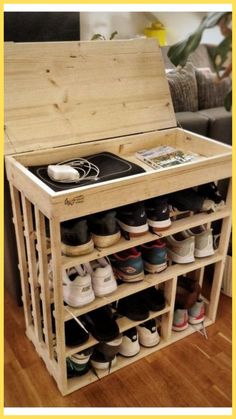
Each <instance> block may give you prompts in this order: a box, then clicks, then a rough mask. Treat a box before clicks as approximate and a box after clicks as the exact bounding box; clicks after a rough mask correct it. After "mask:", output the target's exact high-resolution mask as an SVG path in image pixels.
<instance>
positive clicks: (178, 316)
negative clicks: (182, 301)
mask: <svg viewBox="0 0 236 419" xmlns="http://www.w3.org/2000/svg"><path fill="white" fill-rule="evenodd" d="M187 327H188V310H183V309H177V310H175V311H174V319H173V324H172V330H174V331H175V332H182V331H183V330H185V329H187Z"/></svg>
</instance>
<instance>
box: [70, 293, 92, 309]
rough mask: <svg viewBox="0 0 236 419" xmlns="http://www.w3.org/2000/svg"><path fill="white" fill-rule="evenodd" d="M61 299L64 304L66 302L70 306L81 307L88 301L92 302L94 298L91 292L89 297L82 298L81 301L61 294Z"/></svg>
mask: <svg viewBox="0 0 236 419" xmlns="http://www.w3.org/2000/svg"><path fill="white" fill-rule="evenodd" d="M63 300H64V301H65V303H66V304H68V305H69V306H70V307H83V306H85V305H87V304H89V303H92V301H94V300H95V296H94V294H91V295H90V296H89V297H87V298H84V299H83V300H82V301H78V300H76V298H73V299H72V298H67V297H66V296H64V295H63Z"/></svg>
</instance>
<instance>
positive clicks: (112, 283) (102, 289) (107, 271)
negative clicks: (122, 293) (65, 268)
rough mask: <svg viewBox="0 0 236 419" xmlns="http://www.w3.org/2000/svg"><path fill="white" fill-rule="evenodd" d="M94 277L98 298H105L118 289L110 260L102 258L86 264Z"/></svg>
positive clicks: (94, 286)
mask: <svg viewBox="0 0 236 419" xmlns="http://www.w3.org/2000/svg"><path fill="white" fill-rule="evenodd" d="M85 266H86V267H87V270H88V272H89V273H90V275H91V277H92V286H93V290H94V293H95V295H96V297H104V296H105V295H108V294H111V293H112V292H114V291H115V290H116V289H117V282H116V280H115V277H114V273H113V270H112V267H111V264H110V261H109V259H108V258H100V259H97V260H94V261H92V262H90V263H89V264H87V263H86V264H85Z"/></svg>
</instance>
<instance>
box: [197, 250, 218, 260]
mask: <svg viewBox="0 0 236 419" xmlns="http://www.w3.org/2000/svg"><path fill="white" fill-rule="evenodd" d="M214 253H215V252H214V250H213V249H210V250H207V251H204V250H198V249H195V250H194V256H195V257H196V258H205V257H207V256H212V255H214Z"/></svg>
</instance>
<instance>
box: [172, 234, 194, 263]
mask: <svg viewBox="0 0 236 419" xmlns="http://www.w3.org/2000/svg"><path fill="white" fill-rule="evenodd" d="M166 241H167V254H168V257H169V258H170V259H171V260H172V261H173V262H175V263H191V262H194V260H195V258H194V250H195V238H194V236H191V237H188V238H184V237H183V236H182V234H181V233H177V234H175V235H174V236H168V237H167V238H166Z"/></svg>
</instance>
